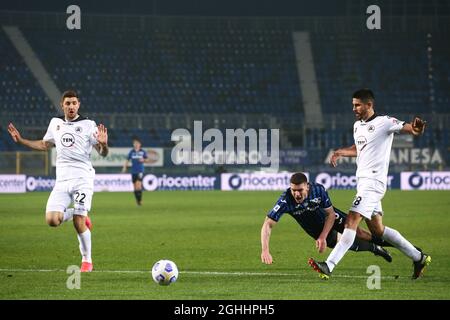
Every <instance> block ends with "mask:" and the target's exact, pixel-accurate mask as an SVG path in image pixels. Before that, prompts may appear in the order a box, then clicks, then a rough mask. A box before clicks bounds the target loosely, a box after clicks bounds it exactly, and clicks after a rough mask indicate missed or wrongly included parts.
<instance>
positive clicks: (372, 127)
mask: <svg viewBox="0 0 450 320" xmlns="http://www.w3.org/2000/svg"><path fill="white" fill-rule="evenodd" d="M367 131H369V132H370V133H372V132H374V131H375V126H374V125H373V124H371V125H370V126H369V127H368V128H367Z"/></svg>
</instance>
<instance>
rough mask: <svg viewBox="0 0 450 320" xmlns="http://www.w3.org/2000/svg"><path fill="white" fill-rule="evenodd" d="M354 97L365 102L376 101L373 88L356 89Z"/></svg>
mask: <svg viewBox="0 0 450 320" xmlns="http://www.w3.org/2000/svg"><path fill="white" fill-rule="evenodd" d="M353 98H355V99H359V100H361V101H362V102H364V103H368V102H369V101H372V102H375V95H374V94H373V92H372V90H370V89H367V88H364V89H359V90H358V91H355V93H353Z"/></svg>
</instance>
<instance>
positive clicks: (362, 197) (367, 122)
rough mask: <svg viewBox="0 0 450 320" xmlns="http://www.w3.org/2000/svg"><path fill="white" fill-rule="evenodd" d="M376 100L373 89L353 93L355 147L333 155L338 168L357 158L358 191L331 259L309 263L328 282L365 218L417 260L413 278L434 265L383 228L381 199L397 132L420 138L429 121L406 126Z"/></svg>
mask: <svg viewBox="0 0 450 320" xmlns="http://www.w3.org/2000/svg"><path fill="white" fill-rule="evenodd" d="M374 102H375V97H374V95H373V93H372V91H371V90H369V89H361V90H358V91H356V92H355V93H354V94H353V101H352V103H353V112H354V113H355V116H356V119H357V121H356V122H355V124H354V125H353V136H354V140H355V144H354V145H352V146H351V147H348V148H341V149H338V150H336V151H335V152H334V153H333V155H332V156H331V161H330V162H331V164H332V165H333V166H334V167H335V166H336V161H337V159H338V158H340V157H357V158H356V164H357V170H356V177H357V187H356V189H357V192H356V196H355V199H354V201H353V203H352V206H351V208H350V210H349V214H348V215H347V218H346V222H345V229H344V232H343V233H342V236H341V240H340V241H339V242H338V244H337V245H336V246H335V248H334V249H333V250H332V251H331V253H330V255H329V256H328V258H327V260H326V261H324V262H318V261H315V260H314V259H312V258H310V259H309V261H308V263H309V264H310V266H311V267H312V268H313V269H314V270H316V271H317V272H319V274H320V277H321V278H323V279H328V278H329V277H330V275H331V272H332V271H333V269H334V268H335V267H336V265H337V264H338V263H339V261H340V260H341V259H342V257H343V256H344V255H345V253H346V252H347V251H348V249H349V248H350V247H351V245H352V244H353V241H354V240H355V235H356V229H357V227H358V224H359V223H360V222H361V220H362V219H363V218H364V219H365V221H366V223H367V226H368V227H369V229H370V231H371V233H372V234H374V235H376V236H378V237H380V238H382V239H383V240H386V241H387V242H389V243H391V244H392V245H393V246H394V247H396V248H397V249H398V250H400V251H401V252H403V253H404V254H405V255H406V256H408V257H409V258H411V259H412V260H413V266H414V271H413V275H412V278H413V279H417V278H418V277H420V276H421V275H422V273H423V270H424V268H425V267H426V266H427V265H429V264H430V263H431V257H430V256H429V255H427V254H425V253H423V252H422V251H421V250H418V248H416V247H414V246H413V245H412V244H411V243H410V242H409V241H408V240H406V239H405V238H404V237H403V236H402V235H401V234H400V233H399V232H398V231H397V230H394V229H392V228H389V227H387V226H384V225H383V222H382V215H383V210H382V207H381V199H383V196H384V194H385V192H386V183H387V174H388V168H389V159H390V154H391V148H392V141H393V138H394V133H406V134H412V135H414V136H419V135H421V134H422V133H423V131H424V130H425V122H424V121H423V120H422V119H420V118H418V117H415V118H414V120H413V122H412V123H405V122H404V121H399V120H397V119H395V118H392V117H389V116H382V115H378V114H376V113H375V111H374Z"/></svg>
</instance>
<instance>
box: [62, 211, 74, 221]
mask: <svg viewBox="0 0 450 320" xmlns="http://www.w3.org/2000/svg"><path fill="white" fill-rule="evenodd" d="M74 210H75V209H74V208H68V209H66V211H64V212H63V221H62V222H66V221H69V220H72V218H73V212H74Z"/></svg>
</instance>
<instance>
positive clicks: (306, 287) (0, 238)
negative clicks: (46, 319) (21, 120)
mask: <svg viewBox="0 0 450 320" xmlns="http://www.w3.org/2000/svg"><path fill="white" fill-rule="evenodd" d="M279 195H280V192H220V191H204V192H199V191H193V192H189V191H180V192H153V193H151V192H146V193H144V204H143V206H142V207H137V206H136V205H135V203H134V197H133V194H132V193H96V194H95V195H94V200H93V210H92V214H91V217H92V221H93V223H94V229H93V236H92V237H93V259H94V268H95V270H94V272H92V273H90V274H82V275H81V288H80V289H79V290H77V289H73V290H70V289H68V288H67V286H66V281H67V279H68V277H69V276H70V275H69V274H67V273H66V269H67V267H68V266H70V265H79V264H80V254H79V250H78V241H77V238H76V234H75V231H74V228H73V226H72V223H71V222H69V223H65V224H63V225H62V226H60V227H58V228H51V227H48V226H47V225H46V224H45V220H44V208H45V204H46V201H47V198H48V193H27V194H17V195H13V194H3V195H0V255H1V259H0V299H174V300H178V299H179V300H188V299H199V300H216V299H217V300H219V299H220V300H222V299H224V300H225V299H250V300H256V299H258V300H263V299H269V300H272V299H321V300H324V299H345V300H346V299H450V241H449V231H450V192H448V191H409V192H407V191H399V190H390V191H388V192H387V194H386V196H385V198H384V200H383V208H384V211H385V217H384V222H385V224H386V225H389V226H392V227H393V228H396V229H397V230H399V231H400V232H401V233H402V234H403V235H404V236H405V237H406V238H407V239H409V240H410V241H411V242H412V243H413V244H415V245H417V246H419V247H422V248H423V249H424V250H425V251H426V252H427V253H429V254H430V255H431V256H432V260H433V261H432V263H431V265H430V266H429V267H428V268H427V270H426V272H425V276H424V277H423V278H421V279H419V280H417V281H412V280H411V279H410V276H411V273H412V265H411V261H410V260H409V259H408V258H406V257H405V256H404V255H403V254H401V253H400V252H399V251H397V250H396V249H394V248H389V250H390V251H391V253H392V256H393V259H394V261H393V262H392V263H390V264H389V263H387V262H385V261H384V260H382V259H381V258H379V257H375V256H373V255H372V254H371V253H367V252H362V253H354V252H349V253H347V255H346V256H345V257H344V259H343V260H342V261H341V263H340V264H339V266H338V267H337V268H336V269H335V271H334V275H333V277H332V278H331V279H330V280H329V281H324V280H321V279H320V278H319V277H318V274H317V273H315V272H313V271H312V270H311V269H310V267H309V266H308V265H307V259H308V257H315V258H319V259H324V258H325V257H326V256H327V255H328V253H329V252H330V250H329V249H328V250H327V251H326V253H325V254H318V253H317V252H316V249H315V246H314V241H313V240H312V239H311V238H310V237H309V236H307V235H306V234H305V233H304V232H303V231H302V230H301V229H300V227H299V226H298V225H297V223H296V222H295V220H294V219H292V218H291V217H290V216H285V217H283V218H282V219H281V220H280V222H279V223H278V224H277V225H276V226H275V228H274V229H273V232H272V237H271V253H272V256H273V257H274V261H275V262H274V264H273V265H270V266H268V265H264V264H262V263H261V262H260V252H261V251H260V228H261V225H262V223H263V220H264V217H265V214H266V213H267V211H268V210H269V209H270V208H271V207H272V206H273V205H274V203H275V201H276V200H277V198H278V196H279ZM330 195H331V198H332V200H333V202H334V205H335V206H337V207H338V208H341V209H342V210H344V211H346V210H347V208H348V207H349V204H350V201H351V200H352V198H353V196H354V191H352V190H348V191H346V190H330ZM163 258H166V259H171V260H173V261H175V262H176V264H177V265H178V268H179V270H180V275H179V279H178V281H177V282H176V283H174V284H172V285H170V286H168V287H162V286H158V285H157V284H155V283H154V282H153V280H152V279H151V275H150V270H151V267H152V265H153V263H154V262H156V261H157V260H159V259H163ZM370 265H378V266H379V267H380V270H381V282H380V284H381V288H380V289H373V290H370V289H368V287H367V281H368V277H369V276H370V274H368V273H367V267H368V266H370ZM397 276H398V277H397Z"/></svg>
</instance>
